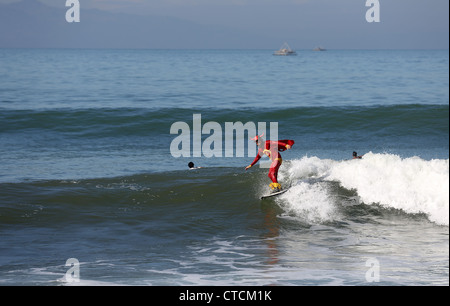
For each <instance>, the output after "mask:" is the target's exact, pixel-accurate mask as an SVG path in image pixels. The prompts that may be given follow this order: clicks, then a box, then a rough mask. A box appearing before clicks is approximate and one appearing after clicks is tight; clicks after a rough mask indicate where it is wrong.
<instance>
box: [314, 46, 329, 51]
mask: <svg viewBox="0 0 450 306" xmlns="http://www.w3.org/2000/svg"><path fill="white" fill-rule="evenodd" d="M313 51H327V49H325V48H322V47H315V48H314V49H313Z"/></svg>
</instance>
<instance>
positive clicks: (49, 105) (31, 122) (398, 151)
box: [0, 49, 449, 286]
mask: <svg viewBox="0 0 450 306" xmlns="http://www.w3.org/2000/svg"><path fill="white" fill-rule="evenodd" d="M272 52H273V51H272V50H108V49H105V50H100V49H98V50H96V49H0V80H1V82H0V237H1V239H0V285H3V286H9V285H37V286H61V285H62V286H65V285H68V286H70V285H153V286H185V285H190V286H206V285H208V286H211V285H213V286H262V285H273V286H291V285H294V286H297V285H300V286H302V285H349V286H351V285H356V286H366V285H408V286H409V285H420V286H428V285H446V286H448V285H449V227H448V226H449V52H448V50H443V51H440V50H374V51H372V50H329V51H325V52H314V51H308V50H297V54H298V55H297V56H288V57H279V56H273V55H272ZM196 116H197V117H198V116H201V122H200V128H202V129H201V130H199V129H198V126H197V127H196V123H195V118H196ZM176 123H182V126H184V127H186V134H185V136H186V137H187V139H188V142H186V143H185V144H186V146H185V147H184V149H185V151H184V152H185V155H183V156H181V157H177V156H176V154H174V149H179V147H180V146H178V145H175V146H173V144H174V143H176V139H177V137H180V135H181V132H180V130H177V129H175V130H174V131H173V130H172V127H173V126H174V124H176ZM230 123H232V124H236V123H243V124H247V123H248V124H250V125H251V124H255V126H258V123H266V124H267V127H269V125H270V123H276V124H277V127H278V130H277V132H278V138H279V139H293V140H295V145H294V146H293V147H292V149H291V150H288V151H285V152H282V153H281V154H282V156H283V164H282V166H281V168H280V173H279V181H280V183H281V184H282V185H283V187H285V188H288V187H290V188H289V190H288V191H287V192H286V193H284V194H283V195H281V196H279V197H275V198H271V199H265V200H261V199H260V197H261V196H262V195H264V194H267V193H268V192H269V188H268V185H269V183H270V180H269V178H268V177H267V172H268V169H267V168H265V167H260V166H254V167H253V168H252V169H249V170H247V171H245V167H246V166H248V165H249V164H250V163H251V162H252V161H253V159H254V157H255V156H254V155H252V154H253V153H252V152H251V151H252V150H251V149H252V148H253V147H252V146H254V144H252V143H251V142H247V139H248V138H250V136H252V135H250V134H251V133H250V132H247V133H244V134H243V135H239V133H237V131H236V132H235V133H234V132H233V131H231V132H230V131H227V126H228V124H230ZM197 125H198V124H197ZM211 126H212V127H214V128H215V129H214V132H216V131H217V133H214V134H213V132H212V131H213V130H211V129H209V128H208V127H211ZM258 127H259V126H258ZM271 131H272V130H271ZM258 132H259V131H258ZM266 135H267V137H270V135H271V134H270V133H267V134H266ZM213 136H214V140H217V141H214V142H211V140H212V138H213ZM228 136H229V137H231V140H232V141H234V140H235V143H234V142H232V144H235V145H236V148H235V150H234V151H233V150H232V151H231V153H232V154H231V156H229V155H227V154H226V152H225V147H226V145H227V137H228ZM196 137H197V140H200V146H196V144H195V139H196ZM190 140H192V141H190ZM240 141H242V143H244V155H239V154H238V148H237V146H238V143H240ZM211 144H214V149H215V150H216V151H215V152H216V153H217V154H215V155H214V156H212V157H211V156H208V154H206V153H207V152H209V151H208V150H210V149H211ZM353 151H357V153H358V155H362V159H357V160H352V152H353ZM191 161H192V162H194V163H195V165H196V167H201V168H198V169H195V170H189V169H188V163H189V162H191ZM261 163H262V164H263V165H264V161H262V162H261Z"/></svg>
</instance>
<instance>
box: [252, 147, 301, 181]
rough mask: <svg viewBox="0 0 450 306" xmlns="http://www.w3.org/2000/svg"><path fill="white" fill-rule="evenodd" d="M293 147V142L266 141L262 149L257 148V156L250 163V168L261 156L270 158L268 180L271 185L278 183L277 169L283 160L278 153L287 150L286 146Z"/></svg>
mask: <svg viewBox="0 0 450 306" xmlns="http://www.w3.org/2000/svg"><path fill="white" fill-rule="evenodd" d="M287 145H289V146H291V147H292V146H293V145H294V141H293V140H278V141H271V140H266V141H265V144H264V147H261V146H259V148H258V155H256V157H255V160H254V161H253V162H252V163H251V166H253V165H255V164H256V163H257V162H258V161H259V160H260V159H261V157H262V155H263V154H265V155H267V156H269V157H270V159H271V160H272V164H271V165H270V170H269V178H270V179H271V180H272V182H273V183H278V169H280V166H281V164H282V163H283V159H282V158H281V154H280V153H279V152H278V151H281V152H283V151H285V150H287V148H286V146H287Z"/></svg>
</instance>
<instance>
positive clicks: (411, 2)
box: [0, 0, 449, 49]
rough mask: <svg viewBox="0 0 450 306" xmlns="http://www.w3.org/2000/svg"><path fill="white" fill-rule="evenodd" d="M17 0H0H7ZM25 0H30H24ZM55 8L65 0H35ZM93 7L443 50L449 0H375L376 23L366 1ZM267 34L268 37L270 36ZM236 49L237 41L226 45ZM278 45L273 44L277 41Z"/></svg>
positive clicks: (343, 44)
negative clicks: (377, 9) (370, 17)
mask: <svg viewBox="0 0 450 306" xmlns="http://www.w3.org/2000/svg"><path fill="white" fill-rule="evenodd" d="M16 1H18V0H0V4H1V3H11V2H16ZM24 1H30V0H24ZM40 1H41V2H42V3H45V4H49V5H52V6H55V7H61V6H64V3H65V0H40ZM79 2H80V5H81V22H83V10H89V9H92V8H96V9H100V10H106V11H109V12H116V13H117V12H121V13H129V14H140V15H148V16H169V17H175V18H177V19H182V20H185V21H189V22H193V23H196V24H199V25H201V26H204V27H205V28H208V27H224V28H227V29H231V30H237V31H239V32H243V33H246V34H248V35H249V36H254V37H261V40H264V39H266V38H267V45H264V43H262V42H261V43H258V44H255V46H256V47H261V46H267V47H268V48H271V47H274V46H273V44H274V42H275V41H276V42H277V44H278V43H279V44H280V45H281V44H282V43H283V42H284V41H288V42H289V44H290V45H292V46H293V47H295V48H313V47H315V46H324V47H326V48H340V49H345V48H351V49H358V48H363V49H364V48H366V49H371V48H377V49H386V48H387V49H429V48H432V49H448V44H449V0H379V3H380V22H379V23H368V22H367V21H366V18H365V17H366V11H367V10H368V9H369V8H368V7H366V6H365V4H366V0H79ZM269 38H270V39H269ZM231 47H236V48H239V47H240V46H231ZM277 47H278V46H277Z"/></svg>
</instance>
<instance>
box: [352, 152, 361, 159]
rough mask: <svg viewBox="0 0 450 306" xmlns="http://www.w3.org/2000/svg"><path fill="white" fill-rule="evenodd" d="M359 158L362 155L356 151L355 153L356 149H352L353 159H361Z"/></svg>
mask: <svg viewBox="0 0 450 306" xmlns="http://www.w3.org/2000/svg"><path fill="white" fill-rule="evenodd" d="M361 158H362V155H361V156H358V153H356V151H353V159H361Z"/></svg>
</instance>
